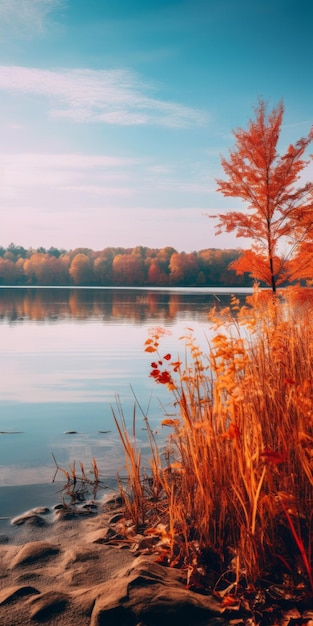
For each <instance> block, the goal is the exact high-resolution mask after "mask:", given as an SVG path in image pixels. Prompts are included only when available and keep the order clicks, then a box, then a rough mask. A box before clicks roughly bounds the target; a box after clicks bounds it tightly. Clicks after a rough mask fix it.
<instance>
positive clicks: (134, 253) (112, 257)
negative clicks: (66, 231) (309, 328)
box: [0, 243, 252, 287]
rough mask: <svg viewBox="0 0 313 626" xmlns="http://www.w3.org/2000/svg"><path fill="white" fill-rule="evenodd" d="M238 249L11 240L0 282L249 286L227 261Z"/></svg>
mask: <svg viewBox="0 0 313 626" xmlns="http://www.w3.org/2000/svg"><path fill="white" fill-rule="evenodd" d="M241 254H242V251H241V250H240V249H235V250H232V249H217V248H209V249H205V250H200V251H198V252H190V253H186V252H178V251H177V250H175V248H172V247H168V246H167V247H164V248H160V249H159V248H148V247H144V246H137V247H135V248H113V247H108V248H104V249H103V250H101V251H94V250H91V249H89V248H75V249H74V250H63V249H58V248H55V247H51V248H49V249H48V250H47V249H45V248H43V247H41V248H37V249H33V248H29V249H25V248H24V247H23V246H19V245H15V244H14V243H11V244H10V245H9V246H8V247H7V248H4V247H2V246H0V285H52V286H53V285H56V286H58V285H59V286H61V285H62V286H67V285H68V286H71V285H73V286H75V285H76V286H173V287H180V286H181V287H211V286H212V287H220V286H225V285H226V286H239V287H241V286H251V284H252V280H251V278H249V275H248V273H245V274H243V275H241V276H239V275H237V274H236V271H235V270H234V269H231V268H230V267H229V266H230V264H231V263H233V262H235V261H236V260H237V259H238V258H239V257H240V255H241Z"/></svg>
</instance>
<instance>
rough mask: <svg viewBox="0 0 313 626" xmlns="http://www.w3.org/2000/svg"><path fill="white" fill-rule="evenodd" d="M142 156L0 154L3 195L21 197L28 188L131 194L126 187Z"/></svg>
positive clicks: (103, 193)
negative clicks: (130, 169)
mask: <svg viewBox="0 0 313 626" xmlns="http://www.w3.org/2000/svg"><path fill="white" fill-rule="evenodd" d="M138 162H139V160H138V159H130V158H119V157H112V156H98V155H84V154H79V153H67V154H40V153H24V154H23V153H21V154H19V153H16V154H1V153H0V179H1V191H0V197H17V196H19V195H20V194H21V193H24V191H25V189H26V188H28V189H30V188H34V189H40V188H41V189H42V188H46V189H51V190H52V189H53V190H57V189H67V190H69V191H70V190H73V189H75V190H76V192H85V193H87V192H88V193H96V194H99V193H100V192H101V193H102V195H129V193H130V190H129V189H128V188H125V187H122V186H121V185H123V184H125V182H127V181H128V180H129V176H130V174H129V173H128V170H129V168H131V167H132V166H136V165H137V164H138Z"/></svg>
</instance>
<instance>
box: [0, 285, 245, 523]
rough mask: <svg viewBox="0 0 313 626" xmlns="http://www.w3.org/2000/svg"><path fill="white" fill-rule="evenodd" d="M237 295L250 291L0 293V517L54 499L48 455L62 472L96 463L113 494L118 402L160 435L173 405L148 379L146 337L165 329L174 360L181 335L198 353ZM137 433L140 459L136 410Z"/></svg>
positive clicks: (118, 462) (119, 464)
mask: <svg viewBox="0 0 313 626" xmlns="http://www.w3.org/2000/svg"><path fill="white" fill-rule="evenodd" d="M235 292H236V293H238V292H240V293H242V294H245V293H247V292H249V290H245V289H243V290H236V289H232V290H231V292H230V291H228V290H226V289H225V290H223V289H215V290H209V289H186V290H180V289H121V288H119V289H110V288H109V289H84V288H81V289H68V288H64V289H63V288H54V289H50V288H47V289H45V288H19V289H16V288H1V289H0V346H1V351H0V360H1V378H0V431H1V434H0V517H1V516H8V515H14V514H16V513H18V512H20V511H21V510H24V509H25V508H29V507H30V506H35V505H38V504H44V502H43V499H46V500H47V503H48V500H49V501H52V500H55V499H56V496H55V492H56V490H57V487H56V485H53V486H52V485H51V483H52V478H53V475H54V471H55V465H54V461H53V458H52V453H53V454H54V455H55V457H56V459H57V461H58V463H59V464H60V465H61V466H63V467H65V468H67V469H68V468H69V466H70V465H71V464H72V463H73V461H74V460H76V463H77V465H78V464H79V461H82V462H83V463H84V464H85V466H86V468H87V469H88V467H90V466H91V459H92V457H95V458H96V459H97V462H98V465H99V468H100V471H101V474H102V475H103V477H104V478H105V480H106V481H107V483H108V485H110V484H112V481H114V478H115V476H116V473H117V472H118V471H121V472H123V454H122V450H121V444H120V441H119V439H118V436H117V433H116V428H115V425H114V421H113V417H112V407H113V408H116V398H117V396H118V397H119V399H120V402H121V405H122V407H123V413H124V415H125V419H126V421H127V423H128V424H130V425H131V423H132V419H133V410H134V403H135V401H134V393H135V394H136V396H137V398H138V399H139V401H140V404H141V407H142V409H143V411H148V415H149V420H150V423H151V425H152V426H153V428H155V429H156V430H157V428H158V425H159V423H160V421H161V419H162V417H163V415H164V412H165V410H166V407H169V403H170V400H171V397H170V395H169V393H168V391H167V390H166V388H164V387H163V386H160V385H158V386H157V385H155V383H154V382H153V380H152V379H151V378H149V365H150V361H151V356H150V357H149V354H148V353H145V352H144V342H145V341H146V339H147V337H148V331H149V329H151V328H153V327H156V326H162V327H165V328H166V329H167V331H168V332H169V335H168V336H166V337H165V338H164V342H163V348H164V353H165V352H171V353H172V354H173V355H175V357H176V355H177V354H178V353H179V352H182V350H183V344H182V342H181V341H179V337H181V336H182V335H184V333H185V332H186V328H193V329H194V331H195V334H196V336H197V337H198V339H199V342H200V343H202V345H203V346H204V345H205V341H206V338H205V337H206V334H209V324H208V312H209V310H210V309H211V308H212V306H213V305H214V304H217V305H219V306H225V305H226V304H228V302H229V296H230V294H231V293H235ZM243 297H244V296H243ZM68 431H75V432H76V434H67V433H68ZM137 432H138V435H139V438H140V439H142V446H143V451H144V449H145V441H144V439H145V432H144V421H143V417H142V414H141V412H140V410H137ZM158 436H160V437H162V436H163V435H162V433H160V435H158ZM59 478H60V479H61V476H59ZM34 485H36V486H37V487H36V489H34ZM47 485H50V487H49V488H48V487H47ZM59 488H60V484H59V485H58V489H59ZM39 497H40V501H39V502H38V501H37V500H38V498H39Z"/></svg>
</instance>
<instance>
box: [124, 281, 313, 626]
mask: <svg viewBox="0 0 313 626" xmlns="http://www.w3.org/2000/svg"><path fill="white" fill-rule="evenodd" d="M304 293H306V292H304V291H302V292H301V291H300V292H297V291H294V290H291V291H287V292H285V294H284V299H283V300H281V299H278V298H277V297H276V298H273V296H271V294H270V292H265V293H264V292H259V291H258V290H256V291H255V293H254V295H253V296H249V297H248V298H247V304H245V305H244V306H241V307H240V306H239V304H238V301H237V300H236V299H235V298H233V300H232V304H231V306H230V307H227V308H225V309H224V311H222V312H219V314H218V316H216V317H215V312H214V310H213V311H212V316H211V324H212V325H213V327H214V329H215V333H214V336H213V339H212V340H211V341H210V343H209V344H208V349H207V350H205V352H203V351H202V350H200V348H199V347H198V345H197V339H196V337H194V335H193V332H192V330H191V329H189V330H188V331H187V335H186V337H184V338H183V339H182V341H183V346H182V348H181V352H180V355H171V354H169V353H167V351H166V333H165V332H163V331H162V329H159V328H157V329H153V330H152V332H151V335H150V336H149V337H148V339H147V341H146V344H145V350H146V352H147V355H148V354H149V355H151V364H150V376H151V377H152V378H153V379H154V380H155V382H156V383H157V384H163V385H166V386H167V387H168V389H169V394H170V396H171V397H172V402H171V403H170V404H169V405H168V409H167V410H166V412H165V413H164V415H163V418H160V422H161V423H162V428H163V429H168V430H169V435H168V438H167V440H166V446H165V447H162V449H159V447H158V446H157V444H156V437H155V435H154V433H153V432H152V430H151V428H150V426H149V420H148V417H147V416H144V418H145V422H146V426H147V429H148V436H149V440H150V446H151V454H150V461H149V468H147V467H143V466H142V461H141V454H140V444H138V442H137V441H136V438H134V432H133V433H128V432H127V429H126V426H125V421H124V419H123V415H122V412H120V414H118V415H117V416H115V417H116V422H117V426H118V430H119V433H120V436H121V440H122V443H123V446H124V450H125V454H126V467H127V470H128V487H127V488H125V487H122V486H121V491H122V495H123V498H124V503H125V511H126V517H127V518H128V519H130V520H131V521H132V523H133V524H135V525H136V527H137V528H138V529H141V531H143V532H144V533H145V534H146V535H147V536H150V537H154V538H155V541H156V542H158V548H157V549H158V550H159V556H158V560H161V561H162V562H163V563H164V564H165V565H167V566H172V567H182V568H183V569H185V571H186V577H187V583H188V586H189V588H191V589H194V590H197V591H200V592H202V593H208V592H213V593H216V594H217V595H218V596H219V597H220V598H221V600H222V599H223V602H225V606H226V605H227V603H229V606H232V605H235V603H236V602H238V599H239V601H240V603H241V608H242V607H244V606H246V608H249V610H252V611H253V612H254V614H255V616H256V617H257V616H258V614H259V613H258V611H259V610H261V611H262V610H263V609H262V607H263V608H264V606H265V604H266V603H270V605H271V607H272V609H273V607H275V603H280V602H281V601H282V600H283V601H285V600H286V599H287V600H288V599H289V600H291V603H294V602H295V601H296V602H298V603H300V604H301V606H302V607H303V606H306V604H305V603H306V602H307V601H309V603H310V599H311V598H312V593H313V577H312V565H313V315H312V313H313V310H312V307H313V303H312V299H310V297H307V295H304ZM182 355H183V356H182ZM240 598H241V600H240ZM308 599H309V600H308ZM259 615H261V613H260V614H259ZM260 619H261V618H258V619H256V622H253V623H263V622H262V620H261V621H260ZM266 619H268V620H270V616H269V614H267V618H266ZM264 623H266V624H268V623H276V622H275V621H274V622H271V621H266V622H264Z"/></svg>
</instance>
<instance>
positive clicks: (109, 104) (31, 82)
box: [0, 0, 208, 128]
mask: <svg viewBox="0 0 313 626" xmlns="http://www.w3.org/2000/svg"><path fill="white" fill-rule="evenodd" d="M0 1H1V0H0ZM0 89H1V90H3V91H7V92H11V93H12V92H15V93H16V92H18V93H24V94H33V95H39V96H45V97H46V98H47V99H48V102H49V111H50V115H51V116H53V117H59V118H67V119H70V120H72V121H73V122H80V123H83V122H84V123H86V122H89V123H90V122H98V123H105V124H117V125H122V126H126V125H129V126H133V125H136V126H138V125H141V126H142V125H148V124H152V125H156V126H168V127H173V128H175V127H177V128H183V127H188V126H195V125H197V126H199V125H203V124H205V123H206V122H207V121H208V119H207V115H206V113H205V112H203V111H200V110H199V109H196V108H192V107H187V106H183V105H181V104H179V103H175V102H167V101H165V100H161V99H158V98H154V97H150V96H148V95H146V94H147V92H148V91H149V90H151V86H150V85H149V86H148V85H147V84H146V83H145V82H144V80H142V79H141V78H140V77H139V76H138V75H137V74H135V73H134V72H131V71H130V70H90V69H64V70H58V71H51V70H42V69H38V68H27V67H17V66H0Z"/></svg>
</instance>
